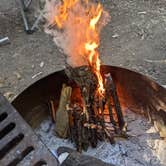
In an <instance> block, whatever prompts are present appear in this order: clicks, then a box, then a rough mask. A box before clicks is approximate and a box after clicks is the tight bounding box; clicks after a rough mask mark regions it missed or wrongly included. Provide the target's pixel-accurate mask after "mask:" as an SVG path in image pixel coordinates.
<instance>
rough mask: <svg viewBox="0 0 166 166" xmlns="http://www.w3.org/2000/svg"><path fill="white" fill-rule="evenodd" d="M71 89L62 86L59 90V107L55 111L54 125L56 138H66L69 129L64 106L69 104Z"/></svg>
mask: <svg viewBox="0 0 166 166" xmlns="http://www.w3.org/2000/svg"><path fill="white" fill-rule="evenodd" d="M71 92H72V88H71V87H69V86H66V85H65V84H63V87H62V90H61V96H60V101H59V106H58V109H57V111H56V125H55V131H56V133H57V134H58V136H60V137H62V138H66V137H67V132H68V129H69V117H68V112H67V111H66V106H67V105H68V104H69V103H70V97H71Z"/></svg>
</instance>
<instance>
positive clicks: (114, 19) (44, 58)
mask: <svg viewBox="0 0 166 166" xmlns="http://www.w3.org/2000/svg"><path fill="white" fill-rule="evenodd" d="M17 1H18V0H16V1H12V0H8V1H6V0H1V1H0V38H1V37H5V36H8V37H9V38H10V44H7V45H3V46H0V71H1V72H0V92H1V93H3V94H5V96H7V97H8V98H9V99H10V100H12V99H13V98H14V97H15V96H17V95H18V94H19V93H20V92H21V91H22V90H23V89H25V88H26V87H28V86H29V85H30V84H32V83H33V82H35V81H36V80H38V79H40V78H42V77H44V76H46V75H47V74H49V73H52V72H54V71H56V70H60V69H62V68H63V66H64V62H65V59H64V58H63V56H62V55H61V53H60V51H59V49H58V48H57V47H56V46H55V45H54V43H53V42H52V38H51V37H50V36H48V35H47V34H45V33H44V32H43V30H42V28H41V27H40V28H39V30H38V31H36V32H35V33H33V34H32V35H27V34H26V33H25V32H24V29H23V23H22V18H21V15H20V9H19V5H18V3H17ZM35 2H36V1H35ZM103 5H104V7H105V8H106V10H107V11H108V12H109V13H110V15H111V21H110V23H109V24H108V25H107V26H106V27H105V28H104V29H103V31H102V33H101V45H100V54H101V59H102V62H103V63H104V64H109V65H117V66H123V67H126V68H129V69H133V70H136V71H139V72H141V73H144V74H146V75H149V76H151V77H152V78H153V79H155V80H156V81H157V82H159V83H160V84H166V74H165V73H166V42H165V41H166V1H165V0H157V1H156V0H146V1H145V0H132V1H131V0H123V1H122V0H105V1H104V2H103ZM32 16H33V14H32V12H31V13H30V20H32ZM37 73H39V74H38V75H37V76H34V75H36V74H37Z"/></svg>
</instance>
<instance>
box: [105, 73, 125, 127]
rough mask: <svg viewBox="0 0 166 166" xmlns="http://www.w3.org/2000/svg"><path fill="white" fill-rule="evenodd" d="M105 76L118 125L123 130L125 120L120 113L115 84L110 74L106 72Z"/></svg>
mask: <svg viewBox="0 0 166 166" xmlns="http://www.w3.org/2000/svg"><path fill="white" fill-rule="evenodd" d="M106 77H107V80H108V82H109V84H110V92H111V96H112V99H113V103H114V107H115V111H116V114H117V118H118V123H119V127H120V129H121V130H125V127H126V126H125V125H126V124H125V121H124V119H123V114H122V110H121V106H120V102H119V99H118V95H117V91H116V86H115V84H114V82H113V79H112V76H111V74H110V73H109V74H107V75H106ZM111 118H112V117H111ZM112 120H113V119H112Z"/></svg>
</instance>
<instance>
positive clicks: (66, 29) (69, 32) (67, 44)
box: [44, 0, 109, 67]
mask: <svg viewBox="0 0 166 166" xmlns="http://www.w3.org/2000/svg"><path fill="white" fill-rule="evenodd" d="M64 1H67V0H64ZM68 1H75V3H73V5H70V6H69V7H67V10H66V13H65V14H66V15H67V17H65V19H64V18H63V17H59V18H60V19H59V20H60V25H58V22H57V21H55V18H56V17H57V16H59V15H60V14H61V12H60V10H62V9H63V10H64V8H62V7H60V6H62V5H63V3H62V2H61V1H60V2H58V1H57V0H46V4H45V8H44V13H45V14H44V17H45V19H46V25H45V32H46V33H48V34H50V35H51V36H53V41H54V42H55V44H56V45H57V46H58V47H59V48H60V50H61V51H62V52H63V53H64V54H65V55H66V57H67V63H68V64H69V65H71V66H73V67H77V66H82V65H87V64H88V57H87V56H88V53H87V51H86V49H85V43H86V42H87V41H89V42H93V41H96V42H97V43H98V44H99V34H100V31H101V29H102V27H103V26H104V25H105V24H106V23H107V22H108V20H109V19H108V18H109V17H108V13H107V12H105V11H103V12H102V16H101V18H100V21H99V23H98V24H97V28H96V30H95V31H92V30H90V29H89V22H90V19H91V18H92V17H93V14H95V9H96V8H97V4H96V3H92V2H88V0H68ZM93 12H94V13H93ZM66 15H65V16H66ZM59 20H58V21H59Z"/></svg>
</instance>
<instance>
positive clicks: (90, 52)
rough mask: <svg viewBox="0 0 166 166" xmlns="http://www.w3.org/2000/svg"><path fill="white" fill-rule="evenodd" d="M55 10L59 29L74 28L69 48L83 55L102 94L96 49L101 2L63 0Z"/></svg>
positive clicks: (55, 19) (81, 56)
mask: <svg viewBox="0 0 166 166" xmlns="http://www.w3.org/2000/svg"><path fill="white" fill-rule="evenodd" d="M56 10H57V13H56V15H55V16H54V24H56V25H57V27H58V28H59V29H67V28H68V29H70V30H68V32H69V33H70V31H72V32H73V29H74V37H75V38H76V39H72V42H74V40H76V43H75V44H74V46H73V47H72V48H69V49H71V50H72V51H73V52H77V54H78V55H80V58H83V57H84V59H85V60H86V61H87V63H88V64H89V65H90V66H91V67H92V68H93V70H94V72H95V74H96V76H97V79H98V93H99V94H100V95H102V94H103V93H104V91H105V90H104V86H103V79H102V76H101V73H100V64H101V62H100V59H99V53H98V50H97V49H98V47H99V27H98V23H99V20H100V18H101V16H102V12H103V8H102V6H101V4H100V3H98V4H97V3H92V2H90V1H89V0H63V1H62V2H61V3H60V4H58V6H56ZM73 13H74V14H73ZM73 15H74V17H73ZM71 29H72V30H71ZM70 37H71V34H70ZM72 37H73V36H72ZM70 42H71V41H70Z"/></svg>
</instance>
